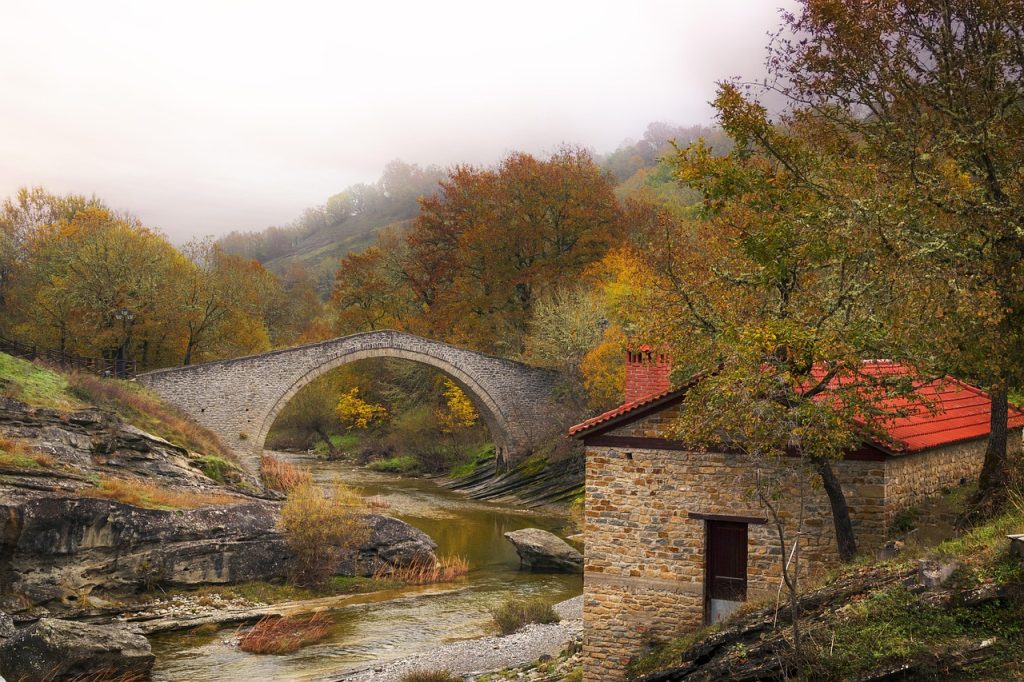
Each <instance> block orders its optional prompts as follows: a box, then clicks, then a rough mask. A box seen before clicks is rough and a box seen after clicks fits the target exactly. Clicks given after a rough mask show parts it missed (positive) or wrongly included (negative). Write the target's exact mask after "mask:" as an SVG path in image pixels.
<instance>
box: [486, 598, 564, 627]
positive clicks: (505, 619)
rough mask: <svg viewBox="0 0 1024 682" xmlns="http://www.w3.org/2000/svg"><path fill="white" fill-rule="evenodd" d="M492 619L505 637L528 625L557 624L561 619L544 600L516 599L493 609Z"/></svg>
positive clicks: (549, 603)
mask: <svg viewBox="0 0 1024 682" xmlns="http://www.w3.org/2000/svg"><path fill="white" fill-rule="evenodd" d="M491 617H492V618H494V623H495V624H496V625H497V626H498V630H499V631H500V632H501V634H503V635H511V634H512V633H513V632H515V631H516V630H518V629H519V628H521V627H523V626H524V625H526V624H528V623H557V622H558V621H559V620H560V618H559V617H558V614H557V613H555V610H554V609H553V608H552V607H551V602H549V601H546V600H544V599H522V598H519V597H515V598H512V599H509V600H507V601H505V602H503V603H501V604H500V605H498V606H496V607H494V608H493V609H491Z"/></svg>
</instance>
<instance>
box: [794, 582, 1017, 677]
mask: <svg viewBox="0 0 1024 682" xmlns="http://www.w3.org/2000/svg"><path fill="white" fill-rule="evenodd" d="M844 611H845V613H844V618H843V619H842V620H840V621H839V622H838V624H837V625H836V626H835V627H834V628H832V632H833V634H834V641H835V642H836V643H838V644H839V645H838V646H825V647H823V648H822V649H821V650H820V651H817V652H816V653H815V655H814V656H813V657H812V658H813V659H815V663H813V664H812V666H813V668H812V670H813V672H812V673H811V674H810V676H811V677H812V678H815V679H817V678H832V679H847V678H850V677H856V676H857V675H858V674H859V673H863V672H866V671H869V670H871V669H873V668H875V667H878V666H881V665H887V664H895V663H900V662H904V661H910V660H927V659H929V658H930V657H931V656H933V655H935V654H937V653H941V652H943V651H945V650H947V648H951V647H952V646H955V645H956V644H958V643H960V642H962V641H968V642H973V643H975V644H977V643H979V642H981V641H982V640H985V639H991V638H996V641H997V646H1000V647H1002V648H1006V649H1007V651H1006V653H1010V651H1019V650H1020V648H1019V647H1021V646H1022V645H1024V603H1019V602H1017V603H1015V602H1013V601H1012V600H1007V602H1005V603H1002V602H989V603H986V604H982V605H980V606H973V607H967V606H955V607H952V608H944V607H942V606H933V605H930V604H927V603H926V602H923V601H922V600H921V599H920V598H919V597H918V595H916V594H913V593H912V592H910V590H909V589H907V587H906V586H904V585H898V586H895V587H892V588H889V589H886V590H882V591H880V592H875V593H872V594H870V595H869V596H868V597H867V598H866V599H863V600H860V601H856V602H853V603H851V604H849V605H848V606H847V607H845V608H844ZM935 672H936V673H938V672H939V671H935Z"/></svg>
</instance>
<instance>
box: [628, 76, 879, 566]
mask: <svg viewBox="0 0 1024 682" xmlns="http://www.w3.org/2000/svg"><path fill="white" fill-rule="evenodd" d="M715 106H716V108H717V110H718V113H719V118H720V120H721V122H722V125H723V127H724V128H725V130H726V131H727V132H728V134H729V135H730V136H731V137H732V139H734V140H735V141H736V148H735V149H734V150H733V151H732V152H731V153H730V154H729V155H728V156H726V157H716V156H714V155H713V154H712V153H711V151H710V150H709V149H708V147H707V146H706V145H703V144H702V143H697V144H695V145H693V146H690V147H688V148H686V149H684V150H682V151H680V153H679V155H678V157H677V159H676V160H675V164H676V169H677V173H678V175H679V177H680V180H682V181H683V182H686V183H687V184H688V185H690V186H692V187H694V188H695V189H697V190H699V191H700V193H701V195H702V196H703V197H704V202H703V206H702V210H701V214H700V215H699V216H698V217H697V218H696V219H694V220H685V221H680V220H677V219H676V218H675V217H674V216H671V215H661V216H655V217H654V218H653V219H652V222H651V224H650V226H649V232H648V246H647V248H645V249H643V250H642V251H641V252H640V257H641V259H642V261H643V265H644V270H645V271H646V272H642V273H639V275H638V276H639V277H640V278H642V281H643V287H642V288H641V289H640V290H639V292H638V293H639V294H640V297H639V298H638V297H637V296H634V297H632V298H631V300H629V302H628V305H624V306H622V310H621V315H622V316H623V317H625V318H626V319H627V322H628V323H629V324H630V325H631V326H632V327H633V328H634V329H636V330H638V331H640V332H641V334H642V335H643V337H644V338H645V340H647V341H648V342H649V343H654V344H665V345H667V346H668V347H670V348H671V351H672V355H673V358H674V362H675V363H676V365H677V367H678V368H679V370H680V372H681V374H683V375H688V374H689V373H691V372H697V371H704V372H707V375H706V376H705V378H704V379H702V380H701V381H700V382H699V383H698V384H697V385H696V386H695V387H694V388H692V389H691V391H690V393H689V394H688V399H687V401H686V403H685V406H684V408H683V410H682V414H681V417H680V421H679V424H678V431H679V435H680V437H681V438H682V439H683V440H685V441H687V442H690V443H694V444H704V445H707V446H714V447H721V446H726V447H728V448H731V449H735V450H737V451H740V452H744V453H747V455H748V456H749V457H751V458H753V459H754V460H755V461H758V462H762V463H766V466H772V463H773V462H774V463H787V464H786V466H791V467H793V468H796V467H800V466H806V467H808V468H809V469H810V470H811V471H813V472H814V473H815V475H816V476H817V478H818V479H820V481H821V484H822V485H823V487H824V490H825V493H826V494H827V496H828V499H829V502H830V505H831V509H832V517H833V525H834V527H835V533H836V538H837V543H838V549H839V553H840V556H841V557H842V558H843V559H844V560H849V559H850V558H852V557H853V555H854V554H855V552H856V546H857V545H856V537H855V535H854V531H853V525H852V523H851V520H850V516H849V510H848V507H847V503H846V499H845V494H844V491H843V489H842V487H841V485H840V484H839V481H838V479H837V477H836V475H835V473H834V470H833V466H832V463H833V462H834V461H835V460H837V459H840V458H842V457H843V456H844V454H845V453H847V452H848V451H849V450H850V449H851V448H854V447H856V445H857V444H858V443H859V442H861V441H862V440H863V439H864V438H865V437H868V436H869V435H870V430H869V428H868V427H864V426H863V424H864V423H865V419H864V418H865V417H870V416H873V415H875V414H877V412H878V410H877V407H876V404H875V403H873V402H872V400H870V396H871V395H874V394H873V393H872V390H883V391H891V390H897V389H898V387H895V386H880V385H879V384H884V383H885V382H886V379H885V377H880V376H876V375H875V374H873V373H871V372H862V371H861V367H862V365H861V361H862V360H863V359H864V358H866V357H893V356H894V353H895V352H896V350H897V349H893V348H891V347H890V346H889V345H888V339H887V336H886V329H885V328H884V326H883V325H881V324H880V323H879V316H878V311H879V310H882V309H884V308H885V307H886V306H888V305H889V304H890V303H891V300H892V298H891V291H892V287H891V275H892V273H893V269H892V268H891V262H890V261H889V260H888V258H887V256H886V252H885V250H884V249H882V248H880V245H879V240H878V237H877V234H876V232H875V231H874V229H873V226H872V225H870V224H866V223H862V222H859V221H853V220H849V221H844V220H836V219H835V214H834V212H833V208H832V206H831V204H830V203H829V202H827V201H825V200H824V199H823V197H822V196H821V195H820V193H819V192H817V191H816V190H815V189H814V187H813V186H812V185H810V184H809V183H808V182H807V180H808V178H818V177H831V176H833V175H835V174H837V173H842V174H843V177H845V178H846V179H847V181H849V182H851V183H855V182H857V181H858V180H859V178H858V177H857V176H856V174H855V173H854V172H853V171H852V170H851V169H848V168H845V167H843V166H842V165H841V164H838V163H837V161H836V157H833V156H831V155H829V154H827V153H823V147H822V145H823V144H825V141H823V140H819V139H817V138H816V137H814V136H813V135H810V134H809V133H807V131H804V130H803V129H802V128H801V126H800V124H799V122H798V121H793V122H791V125H790V126H788V127H786V128H782V127H780V126H776V125H773V124H772V122H771V121H769V119H768V117H767V115H766V112H765V110H764V109H763V108H762V107H760V106H758V105H757V104H754V103H750V102H747V101H745V100H743V98H741V97H739V96H738V94H737V93H736V92H735V90H733V89H731V88H729V87H723V88H722V90H721V92H720V94H719V97H718V98H717V99H716V101H715ZM790 158H797V159H800V160H801V166H800V168H801V172H799V173H798V172H796V171H795V170H794V166H793V165H792V164H789V163H787V162H786V160H787V159H790ZM839 377H844V378H847V379H850V380H849V381H844V382H842V383H837V378H839ZM866 389H871V390H866ZM826 392H827V393H828V398H827V399H822V398H823V394H824V393H826ZM867 422H868V423H870V422H871V420H870V419H868V420H867ZM791 455H797V457H796V458H795V459H792V458H791Z"/></svg>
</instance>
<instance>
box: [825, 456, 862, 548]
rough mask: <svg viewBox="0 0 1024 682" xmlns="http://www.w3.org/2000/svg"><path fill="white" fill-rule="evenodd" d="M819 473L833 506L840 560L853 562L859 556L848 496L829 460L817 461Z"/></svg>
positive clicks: (833, 520) (833, 522)
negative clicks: (856, 555)
mask: <svg viewBox="0 0 1024 682" xmlns="http://www.w3.org/2000/svg"><path fill="white" fill-rule="evenodd" d="M816 464H817V469H818V473H819V474H820V475H821V482H822V483H823V484H824V486H825V494H826V495H828V501H829V504H830V505H831V506H832V525H833V526H834V527H835V530H836V544H837V545H838V546H839V558H840V559H841V560H842V561H851V560H852V559H853V557H854V555H855V554H857V537H856V535H854V533H853V522H852V521H850V508H849V507H848V506H847V505H846V495H845V494H844V493H843V487H842V486H841V485H840V484H839V479H838V478H836V474H835V472H834V471H832V464H831V463H830V462H829V461H828V460H827V459H821V460H818V461H817V463H816Z"/></svg>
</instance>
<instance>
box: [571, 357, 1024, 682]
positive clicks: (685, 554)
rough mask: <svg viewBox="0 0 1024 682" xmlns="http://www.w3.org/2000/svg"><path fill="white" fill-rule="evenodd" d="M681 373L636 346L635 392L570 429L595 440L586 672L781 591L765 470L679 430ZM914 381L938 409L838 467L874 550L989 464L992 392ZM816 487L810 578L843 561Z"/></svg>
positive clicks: (902, 421)
mask: <svg viewBox="0 0 1024 682" xmlns="http://www.w3.org/2000/svg"><path fill="white" fill-rule="evenodd" d="M876 366H877V367H878V368H879V370H880V371H886V372H893V371H901V367H900V366H899V365H896V364H894V363H884V362H879V363H876ZM670 370H671V365H670V362H669V360H668V358H666V357H665V356H663V355H659V354H657V353H654V352H652V350H651V349H650V348H649V347H643V348H641V350H640V351H635V352H630V353H629V354H628V356H627V368H626V390H625V394H626V402H625V403H624V404H623V405H621V406H620V407H617V408H615V409H613V410H610V411H608V412H605V413H604V414H601V415H598V416H596V417H593V418H591V419H588V420H586V421H584V422H583V423H581V424H578V425H576V426H574V427H572V428H571V429H570V435H571V436H572V437H574V438H577V439H580V440H582V441H583V443H584V444H585V448H586V494H585V502H586V506H585V510H586V511H585V533H586V551H585V560H584V596H583V599H584V602H583V620H584V632H585V637H584V645H583V651H584V676H585V679H587V680H600V681H601V682H604V681H605V680H618V679H622V678H623V671H624V668H625V666H626V665H627V663H628V662H629V660H630V659H631V658H633V657H634V656H636V655H637V654H639V653H642V651H643V649H644V647H645V646H646V645H648V644H649V643H651V642H656V641H661V640H665V639H668V638H670V637H672V636H674V635H676V634H679V633H680V632H684V631H686V630H687V629H690V628H695V627H698V626H700V625H702V624H706V623H710V622H715V621H717V620H719V619H721V618H723V617H724V616H725V615H727V614H728V613H729V612H730V611H731V610H732V609H733V608H735V607H736V606H737V605H738V604H739V603H741V602H743V601H745V600H747V599H753V598H756V597H758V596H759V595H764V594H771V595H775V594H776V593H777V592H778V590H779V587H780V584H781V579H782V573H781V567H782V560H783V554H784V553H783V551H782V549H781V547H780V546H779V540H778V535H777V534H776V531H775V529H774V527H771V526H769V525H768V523H767V520H768V516H767V514H766V510H765V509H764V508H763V507H762V506H761V504H760V503H759V502H758V500H757V499H756V496H755V495H753V494H752V490H753V489H754V486H755V477H756V476H757V475H758V472H757V471H756V467H755V466H754V465H753V464H752V463H751V462H750V461H749V460H747V459H746V458H745V457H743V456H742V455H737V454H730V453H725V452H711V451H701V452H698V451H694V450H693V449H688V448H687V447H686V445H685V444H684V443H681V442H679V441H677V440H674V439H673V438H672V437H671V424H672V422H673V420H674V418H675V417H676V415H677V414H678V410H679V407H680V405H681V404H682V403H683V401H684V400H685V399H686V393H687V387H686V386H684V387H682V388H678V389H675V390H673V389H672V388H671V387H670V385H669V372H670ZM903 371H905V370H903ZM915 390H917V392H918V393H919V394H920V395H922V396H923V397H924V398H926V399H927V401H928V404H929V408H928V409H927V410H918V411H917V412H916V413H913V412H912V413H910V414H908V415H906V416H901V417H897V418H893V419H891V420H889V421H888V422H887V423H886V425H885V430H886V431H887V434H888V437H889V438H888V439H887V441H886V443H885V444H883V443H880V442H870V443H864V444H863V445H862V447H860V448H859V449H857V450H856V451H854V452H850V453H848V454H847V456H846V457H845V458H844V460H842V461H839V462H835V463H834V464H833V469H834V471H835V473H836V476H837V477H838V478H839V480H840V482H841V484H842V487H843V491H844V493H845V495H846V499H847V502H848V505H849V509H850V514H851V518H852V521H853V525H854V530H855V532H856V535H857V540H858V548H859V549H860V550H861V551H872V550H877V549H878V548H880V547H881V546H882V545H883V544H884V543H885V542H886V540H887V539H888V537H889V535H890V532H889V529H890V527H891V525H892V522H893V520H894V517H895V516H896V515H897V514H898V513H899V512H900V511H902V510H906V509H909V508H911V507H913V506H914V505H916V504H918V503H920V502H921V501H923V500H924V499H925V498H927V497H930V496H933V495H935V494H937V493H939V492H941V491H942V490H943V489H944V488H950V487H955V486H957V485H959V484H961V483H963V482H966V481H967V480H969V479H972V478H976V477H977V475H978V473H979V472H980V470H981V464H982V461H983V458H984V451H985V444H986V437H987V435H988V432H989V416H990V413H989V412H990V407H989V397H988V395H987V394H986V393H984V392H983V391H980V390H979V389H977V388H974V387H972V386H968V385H967V384H964V383H963V382H960V381H956V380H954V379H951V378H947V379H944V380H941V381H937V382H933V383H930V384H926V385H923V386H919V387H918V388H917V389H915ZM1022 426H1024V413H1022V412H1020V411H1017V410H1013V409H1011V414H1010V427H1011V439H1013V440H1012V441H1011V442H1014V444H1015V445H1019V444H1020V439H1021V427H1022ZM782 467H784V465H779V466H776V467H775V468H776V471H775V476H776V477H777V479H778V480H781V481H782V483H781V484H780V485H782V486H786V485H795V483H793V482H792V481H787V480H786V476H787V473H786V471H790V472H791V471H792V467H788V468H786V470H784V471H781V472H780V471H779V470H780V469H782ZM791 478H795V477H791ZM805 490H806V491H807V492H806V494H805V497H804V500H805V503H804V519H805V531H804V535H803V540H802V542H801V548H800V555H801V564H800V565H801V569H802V570H803V571H804V572H803V575H805V576H807V575H808V574H812V573H814V572H816V571H820V570H822V569H823V568H824V567H827V566H828V565H830V564H834V563H835V562H836V561H838V551H837V548H836V541H835V534H834V530H833V525H832V515H831V508H830V506H829V503H828V499H827V497H826V495H825V493H824V491H823V490H821V488H820V486H817V487H816V488H815V487H814V486H811V487H810V488H806V487H805ZM797 499H798V496H797V495H795V494H785V495H783V496H782V497H781V500H780V501H779V507H780V509H779V514H780V517H784V518H790V519H792V518H794V516H795V513H796V505H797V504H798V503H797V502H796V500H797ZM790 542H791V540H790Z"/></svg>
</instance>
